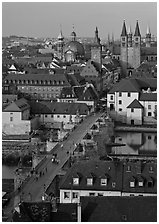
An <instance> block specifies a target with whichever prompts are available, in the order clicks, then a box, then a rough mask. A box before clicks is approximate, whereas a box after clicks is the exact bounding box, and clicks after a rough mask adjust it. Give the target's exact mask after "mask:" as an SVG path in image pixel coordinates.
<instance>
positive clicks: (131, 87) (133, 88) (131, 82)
mask: <svg viewBox="0 0 159 224" xmlns="http://www.w3.org/2000/svg"><path fill="white" fill-rule="evenodd" d="M139 91H140V87H139V85H138V83H137V82H136V80H135V79H122V80H121V81H120V82H119V83H116V84H115V85H114V86H113V87H112V89H111V90H110V91H109V93H115V92H139Z"/></svg>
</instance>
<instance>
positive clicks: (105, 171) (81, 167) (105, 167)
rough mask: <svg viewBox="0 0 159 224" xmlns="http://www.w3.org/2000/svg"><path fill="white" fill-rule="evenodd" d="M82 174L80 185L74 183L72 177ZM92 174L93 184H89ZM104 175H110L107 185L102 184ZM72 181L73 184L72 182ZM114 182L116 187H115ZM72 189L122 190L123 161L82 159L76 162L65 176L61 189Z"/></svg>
mask: <svg viewBox="0 0 159 224" xmlns="http://www.w3.org/2000/svg"><path fill="white" fill-rule="evenodd" d="M77 173H78V175H79V176H80V180H79V185H77V186H76V185H73V182H72V178H73V177H74V176H76V175H77ZM90 174H92V176H93V177H94V178H93V185H92V186H88V185H87V177H89V176H90ZM103 175H107V176H109V178H108V184H107V186H101V184H100V178H101V176H103ZM70 183H71V184H70ZM113 183H114V187H113ZM70 188H71V189H72V190H112V191H121V189H122V163H118V165H115V163H113V162H110V161H94V160H91V161H82V162H79V163H77V164H74V165H73V166H72V167H71V168H70V170H69V171H68V172H67V174H66V175H65V177H64V180H63V182H62V184H61V186H60V189H70Z"/></svg>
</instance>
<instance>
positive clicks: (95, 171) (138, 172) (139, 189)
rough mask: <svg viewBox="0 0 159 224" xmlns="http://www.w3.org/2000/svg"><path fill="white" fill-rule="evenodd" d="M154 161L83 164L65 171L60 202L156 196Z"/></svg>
mask: <svg viewBox="0 0 159 224" xmlns="http://www.w3.org/2000/svg"><path fill="white" fill-rule="evenodd" d="M156 171H157V170H156V163H155V162H147V163H146V162H143V161H137V162H135V161H128V162H123V161H95V160H94V161H93V160H92V161H83V162H79V163H75V164H74V165H73V167H72V168H71V169H70V170H68V172H67V174H66V175H65V176H64V179H63V181H62V183H61V186H60V203H78V202H80V197H82V196H92V197H95V196H140V195H142V196H156V195H157V177H156V175H157V173H156Z"/></svg>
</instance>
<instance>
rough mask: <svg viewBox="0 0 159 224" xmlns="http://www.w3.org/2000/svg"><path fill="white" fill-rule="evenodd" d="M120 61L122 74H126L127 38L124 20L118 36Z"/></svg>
mask: <svg viewBox="0 0 159 224" xmlns="http://www.w3.org/2000/svg"><path fill="white" fill-rule="evenodd" d="M120 60H121V65H122V69H123V73H124V74H126V71H127V63H128V36H127V31H126V25H125V20H124V22H123V27H122V32H121V36H120Z"/></svg>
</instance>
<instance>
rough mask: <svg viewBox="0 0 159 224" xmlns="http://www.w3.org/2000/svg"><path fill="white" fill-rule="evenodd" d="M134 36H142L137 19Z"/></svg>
mask: <svg viewBox="0 0 159 224" xmlns="http://www.w3.org/2000/svg"><path fill="white" fill-rule="evenodd" d="M134 36H136V37H140V36H141V34H140V29H139V24H138V20H137V21H136V28H135V33H134Z"/></svg>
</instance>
